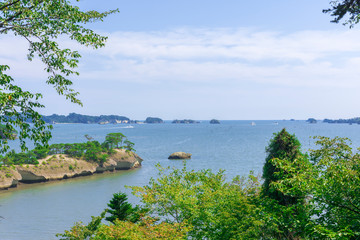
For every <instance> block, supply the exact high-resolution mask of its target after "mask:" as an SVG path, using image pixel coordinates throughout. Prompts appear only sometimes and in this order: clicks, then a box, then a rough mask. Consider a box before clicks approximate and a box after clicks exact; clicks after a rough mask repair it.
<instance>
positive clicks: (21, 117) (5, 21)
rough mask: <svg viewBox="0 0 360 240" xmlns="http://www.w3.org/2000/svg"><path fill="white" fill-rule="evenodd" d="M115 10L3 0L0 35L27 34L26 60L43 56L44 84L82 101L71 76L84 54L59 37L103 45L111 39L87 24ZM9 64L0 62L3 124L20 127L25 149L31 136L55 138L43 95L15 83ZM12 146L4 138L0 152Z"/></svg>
mask: <svg viewBox="0 0 360 240" xmlns="http://www.w3.org/2000/svg"><path fill="white" fill-rule="evenodd" d="M77 1H78V0H77ZM117 11H118V10H111V11H106V12H97V11H85V12H84V11H81V10H80V9H79V8H78V7H77V6H74V5H72V4H71V3H70V1H67V0H52V1H45V0H1V1H0V34H10V35H13V36H16V37H22V38H24V39H26V40H27V42H28V43H29V52H28V54H27V57H28V60H29V61H31V60H33V59H34V58H35V57H39V58H40V59H41V61H42V62H43V63H44V65H45V69H44V70H45V71H46V72H47V73H48V78H47V81H46V83H47V84H49V85H52V86H53V87H54V88H55V90H56V91H57V93H58V94H60V95H63V96H65V98H66V99H69V100H70V101H71V102H73V103H76V104H80V105H82V103H81V101H80V100H79V99H78V97H77V96H78V92H76V91H75V90H74V89H73V88H72V87H71V85H72V84H73V83H72V80H70V77H71V76H77V75H79V73H78V72H77V71H76V70H75V69H76V67H77V66H78V63H79V58H80V57H81V55H80V54H79V53H78V52H77V51H73V50H71V49H68V48H61V47H60V46H59V44H58V42H59V39H58V38H59V37H60V36H67V37H68V38H69V39H71V40H74V41H76V42H78V43H80V44H81V45H85V46H88V47H93V48H99V47H103V46H104V44H105V41H106V39H107V38H106V37H105V36H101V35H99V34H97V33H95V32H94V31H92V30H91V29H88V28H85V27H84V24H86V23H91V22H94V21H102V20H103V19H104V18H105V17H106V16H108V15H109V14H112V13H115V12H117ZM9 68H10V66H8V65H0V123H2V124H4V125H5V126H6V128H7V129H8V130H9V131H10V132H12V131H14V129H15V128H16V127H17V128H19V129H20V133H19V139H20V143H21V148H22V149H23V150H25V149H26V144H25V139H27V138H28V139H30V140H32V141H34V143H35V145H40V144H45V145H46V144H47V142H48V140H49V139H50V137H51V134H50V131H49V130H50V129H51V127H50V126H46V125H45V122H44V121H43V120H42V117H41V115H40V114H39V113H38V112H37V109H38V108H43V107H44V105H42V104H41V103H40V102H39V99H41V98H42V95H41V94H40V93H30V92H28V91H24V90H22V89H21V88H20V87H18V86H17V85H16V84H14V79H13V78H12V77H11V76H9V75H7V74H6V71H7V70H8V69H9ZM26 122H31V123H32V124H28V123H26ZM8 149H9V147H8V145H7V141H6V140H1V141H0V152H6V151H7V150H8Z"/></svg>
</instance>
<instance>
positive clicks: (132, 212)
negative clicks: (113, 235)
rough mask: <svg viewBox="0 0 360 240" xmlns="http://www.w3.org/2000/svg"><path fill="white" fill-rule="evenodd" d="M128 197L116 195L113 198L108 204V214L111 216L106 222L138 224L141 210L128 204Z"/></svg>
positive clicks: (123, 194)
mask: <svg viewBox="0 0 360 240" xmlns="http://www.w3.org/2000/svg"><path fill="white" fill-rule="evenodd" d="M127 199H128V198H127V196H126V194H125V193H121V192H119V193H114V195H113V198H112V199H111V200H110V202H109V203H108V207H109V208H108V209H107V212H108V213H109V214H110V216H108V217H106V218H105V220H106V221H109V222H112V223H115V221H116V220H118V221H130V222H137V221H139V219H140V214H139V212H140V209H139V207H138V206H135V207H133V206H132V205H131V204H130V203H128V202H127Z"/></svg>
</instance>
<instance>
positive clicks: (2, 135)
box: [0, 124, 18, 140]
mask: <svg viewBox="0 0 360 240" xmlns="http://www.w3.org/2000/svg"><path fill="white" fill-rule="evenodd" d="M17 134H18V131H16V130H14V131H13V132H11V131H9V130H8V129H7V127H6V125H3V124H0V139H10V140H14V139H16V137H17Z"/></svg>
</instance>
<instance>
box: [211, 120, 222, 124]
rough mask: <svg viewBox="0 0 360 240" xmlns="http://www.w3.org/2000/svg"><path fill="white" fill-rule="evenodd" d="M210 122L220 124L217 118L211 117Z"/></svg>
mask: <svg viewBox="0 0 360 240" xmlns="http://www.w3.org/2000/svg"><path fill="white" fill-rule="evenodd" d="M210 124H220V121H219V120H217V119H211V120H210Z"/></svg>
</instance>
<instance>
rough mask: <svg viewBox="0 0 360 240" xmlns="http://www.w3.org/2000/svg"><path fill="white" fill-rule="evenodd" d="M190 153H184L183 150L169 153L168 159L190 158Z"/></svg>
mask: <svg viewBox="0 0 360 240" xmlns="http://www.w3.org/2000/svg"><path fill="white" fill-rule="evenodd" d="M190 158H191V153H185V152H174V153H173V154H171V155H170V156H169V157H168V159H190Z"/></svg>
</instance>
